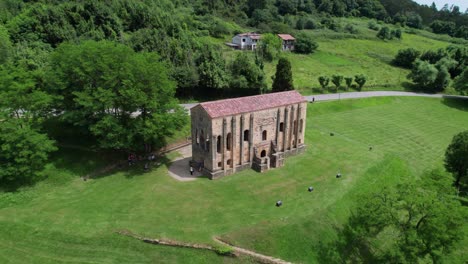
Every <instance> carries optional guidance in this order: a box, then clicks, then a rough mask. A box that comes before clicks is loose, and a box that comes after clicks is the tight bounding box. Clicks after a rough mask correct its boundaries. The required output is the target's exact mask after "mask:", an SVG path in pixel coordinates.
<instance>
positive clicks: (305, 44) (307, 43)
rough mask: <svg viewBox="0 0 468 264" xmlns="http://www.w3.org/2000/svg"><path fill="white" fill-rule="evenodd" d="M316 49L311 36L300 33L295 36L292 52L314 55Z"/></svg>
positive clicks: (316, 45) (315, 43) (316, 46)
mask: <svg viewBox="0 0 468 264" xmlns="http://www.w3.org/2000/svg"><path fill="white" fill-rule="evenodd" d="M317 48H318V44H317V42H315V41H314V39H313V37H312V36H311V35H308V34H305V33H302V34H298V35H297V36H296V43H295V44H294V51H295V52H297V53H302V54H310V53H314V52H315V50H316V49H317Z"/></svg>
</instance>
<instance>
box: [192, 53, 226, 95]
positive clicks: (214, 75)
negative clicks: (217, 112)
mask: <svg viewBox="0 0 468 264" xmlns="http://www.w3.org/2000/svg"><path fill="white" fill-rule="evenodd" d="M196 63H197V65H198V76H199V82H198V86H199V87H200V88H201V89H207V90H208V92H209V91H210V90H214V89H222V88H224V87H225V85H226V77H227V74H226V71H225V65H224V59H223V57H222V54H221V52H220V51H219V50H216V49H215V48H214V47H211V46H207V47H206V48H205V49H203V50H202V51H201V54H200V56H199V57H198V58H197V60H196Z"/></svg>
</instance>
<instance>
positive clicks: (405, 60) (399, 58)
mask: <svg viewBox="0 0 468 264" xmlns="http://www.w3.org/2000/svg"><path fill="white" fill-rule="evenodd" d="M420 55H421V52H420V51H417V50H415V49H413V48H408V49H403V50H399V51H398V54H397V55H396V56H395V59H393V61H392V63H393V64H394V65H396V66H400V67H403V68H407V69H411V67H412V66H413V63H414V61H415V60H416V59H417V58H419V56H420Z"/></svg>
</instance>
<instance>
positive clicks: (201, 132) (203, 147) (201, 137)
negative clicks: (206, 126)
mask: <svg viewBox="0 0 468 264" xmlns="http://www.w3.org/2000/svg"><path fill="white" fill-rule="evenodd" d="M200 144H201V148H202V149H205V135H204V134H203V129H201V130H200Z"/></svg>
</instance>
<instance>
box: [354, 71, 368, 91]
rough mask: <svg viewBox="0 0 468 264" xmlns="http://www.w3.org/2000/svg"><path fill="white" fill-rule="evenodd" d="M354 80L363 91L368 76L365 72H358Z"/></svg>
mask: <svg viewBox="0 0 468 264" xmlns="http://www.w3.org/2000/svg"><path fill="white" fill-rule="evenodd" d="M354 81H355V82H356V83H357V84H358V88H359V91H361V90H362V87H363V86H364V84H366V81H367V76H365V75H364V74H358V75H356V76H354Z"/></svg>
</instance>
